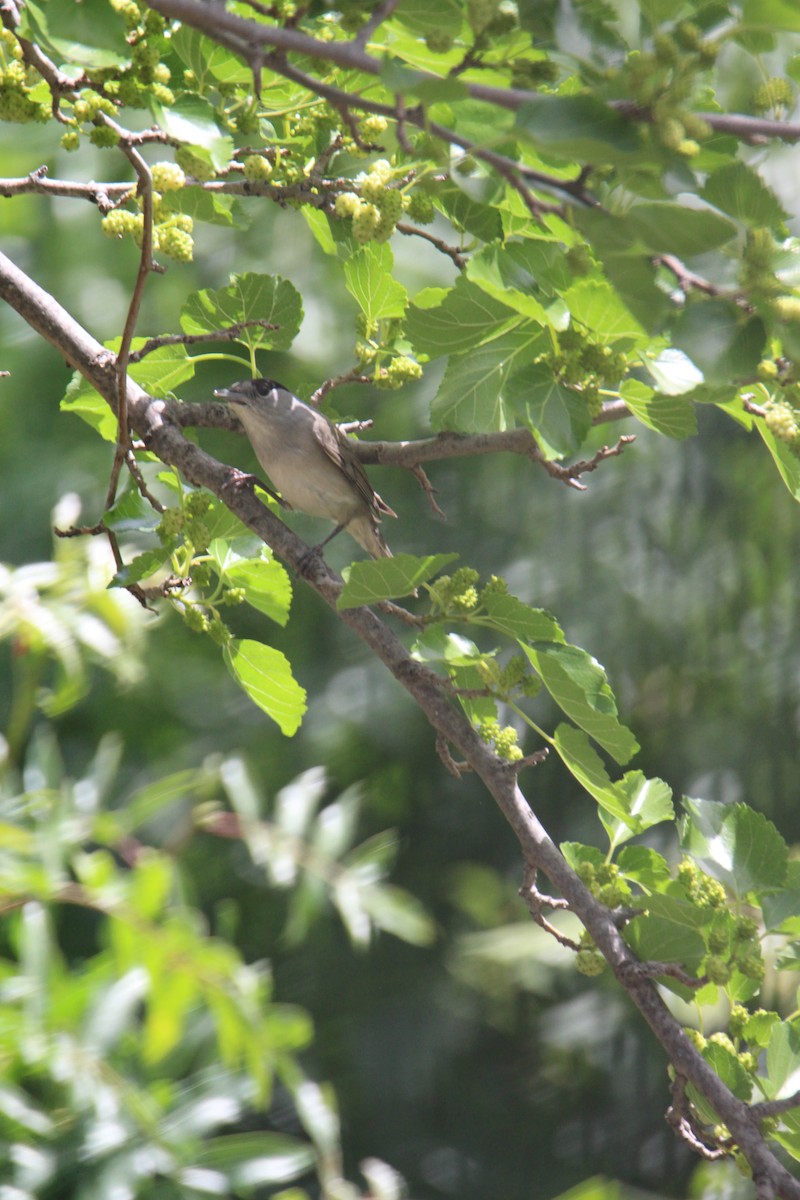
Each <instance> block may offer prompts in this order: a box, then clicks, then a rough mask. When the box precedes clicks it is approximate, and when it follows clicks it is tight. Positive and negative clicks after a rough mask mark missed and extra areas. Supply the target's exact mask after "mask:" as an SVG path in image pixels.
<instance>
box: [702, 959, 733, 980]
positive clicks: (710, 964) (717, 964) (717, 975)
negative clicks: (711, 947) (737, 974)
mask: <svg viewBox="0 0 800 1200" xmlns="http://www.w3.org/2000/svg"><path fill="white" fill-rule="evenodd" d="M706 975H707V976H708V978H709V981H710V982H711V983H716V984H718V985H719V986H720V987H724V986H725V984H726V983H729V982H730V978H731V969H730V967H729V966H728V964H727V963H726V962H725V960H724V958H720V957H719V955H717V954H712V955H711V956H710V958H709V959H708V960H707V962H706Z"/></svg>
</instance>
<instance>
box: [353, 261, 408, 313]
mask: <svg viewBox="0 0 800 1200" xmlns="http://www.w3.org/2000/svg"><path fill="white" fill-rule="evenodd" d="M393 266H394V255H393V254H392V251H391V250H390V248H389V246H387V245H386V243H385V242H384V243H383V244H382V245H380V246H378V245H376V244H375V243H373V242H370V243H369V244H368V245H366V246H362V247H361V249H360V250H357V251H356V253H355V254H353V255H351V256H350V258H349V259H348V260H347V262H346V263H345V264H344V278H345V283H346V285H347V290H348V291H349V292H350V294H351V296H353V297H354V298H355V300H356V302H357V303H358V306H359V308H360V309H361V311H362V312H363V314H364V316H365V317H366V319H367V320H368V321H379V320H381V319H382V318H386V317H402V316H403V314H404V313H405V311H406V305H407V304H408V293H407V291H406V289H405V288H404V287H403V285H402V283H398V282H397V280H395V279H392V267H393Z"/></svg>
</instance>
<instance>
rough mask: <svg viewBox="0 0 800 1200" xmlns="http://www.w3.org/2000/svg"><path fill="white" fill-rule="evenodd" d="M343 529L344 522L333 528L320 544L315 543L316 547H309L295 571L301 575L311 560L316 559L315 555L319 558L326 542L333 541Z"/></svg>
mask: <svg viewBox="0 0 800 1200" xmlns="http://www.w3.org/2000/svg"><path fill="white" fill-rule="evenodd" d="M343 529H344V521H342V522H341V523H340V524H339V525H336V526H334V528H333V529H332V530H331V532H330V533H329V534H328V536H327V537H324V538H323V539H322V541H321V542H317V544H316V546H310V547H309V549H308V550H307V551H306V553H305V554H304V555H303V557H302V558H301V559H300V561H299V562H298V564H297V570H298V572H299V573H300V574H301V575H302V574H303V573H304V572H305V571H306V570H307V569H308V567H309V564H310V562H311V559H312V558H316V557H317V555H319V556H320V557H321V556H322V551H323V549H324V547H325V546H327V544H328V542H331V541H333V539H334V538H335V537H336V535H337V533H341V532H342V530H343Z"/></svg>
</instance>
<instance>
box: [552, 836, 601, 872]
mask: <svg viewBox="0 0 800 1200" xmlns="http://www.w3.org/2000/svg"><path fill="white" fill-rule="evenodd" d="M559 850H560V851H561V853H562V854H563V855H564V858H565V859H566V860H567V863H568V865H569V866H570V867H572V869H573V871H577V870H578V868H579V867H580V866H582V865H583V863H591V864H592V866H593V867H602V866H603V864H604V863H605V861H606V856H605V854H603V851H602V850H600V849H598V847H597V846H585V845H584V844H583V843H582V842H561V843H560V845H559Z"/></svg>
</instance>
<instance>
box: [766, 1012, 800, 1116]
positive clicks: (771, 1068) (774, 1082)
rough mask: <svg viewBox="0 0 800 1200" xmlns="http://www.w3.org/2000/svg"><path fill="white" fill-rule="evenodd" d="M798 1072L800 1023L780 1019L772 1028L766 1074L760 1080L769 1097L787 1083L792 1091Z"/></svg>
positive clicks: (776, 1094) (799, 1070)
mask: <svg viewBox="0 0 800 1200" xmlns="http://www.w3.org/2000/svg"><path fill="white" fill-rule="evenodd" d="M798 1073H800V1023H798V1022H797V1021H796V1020H794V1021H782V1022H781V1023H780V1024H779V1025H776V1026H775V1027H774V1029H773V1030H772V1034H771V1036H770V1039H769V1043H768V1045H767V1074H766V1078H764V1079H763V1080H762V1083H763V1084H764V1085H765V1087H764V1090H765V1093H766V1095H767V1097H768V1098H769V1099H773V1098H774V1097H776V1096H780V1094H781V1092H782V1091H783V1090H784V1087H785V1086H786V1085H787V1084H788V1085H790V1087H791V1090H792V1091H794V1090H795V1089H796V1087H797V1076H798Z"/></svg>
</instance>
